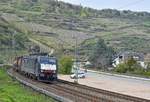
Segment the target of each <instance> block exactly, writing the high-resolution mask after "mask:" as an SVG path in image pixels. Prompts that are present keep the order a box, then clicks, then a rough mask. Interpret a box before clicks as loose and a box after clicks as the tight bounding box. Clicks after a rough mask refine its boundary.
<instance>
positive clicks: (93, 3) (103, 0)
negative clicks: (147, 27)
mask: <svg viewBox="0 0 150 102" xmlns="http://www.w3.org/2000/svg"><path fill="white" fill-rule="evenodd" d="M61 1H65V2H68V3H72V4H77V5H80V4H81V5H82V6H87V7H91V8H96V9H105V8H111V9H119V10H132V11H148V12H150V0H61Z"/></svg>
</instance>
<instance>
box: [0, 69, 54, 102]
mask: <svg viewBox="0 0 150 102" xmlns="http://www.w3.org/2000/svg"><path fill="white" fill-rule="evenodd" d="M0 102H56V101H55V100H53V99H51V98H49V97H47V96H45V95H42V94H39V93H37V92H35V91H32V90H31V89H29V88H26V87H24V86H23V85H21V84H20V83H19V82H17V81H15V80H13V79H12V78H10V77H9V76H8V75H7V73H6V71H5V70H4V69H0Z"/></svg>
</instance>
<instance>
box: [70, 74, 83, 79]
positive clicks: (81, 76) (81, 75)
mask: <svg viewBox="0 0 150 102" xmlns="http://www.w3.org/2000/svg"><path fill="white" fill-rule="evenodd" d="M77 77H78V78H85V73H78V76H76V74H75V73H74V74H72V75H70V78H72V79H75V78H77Z"/></svg>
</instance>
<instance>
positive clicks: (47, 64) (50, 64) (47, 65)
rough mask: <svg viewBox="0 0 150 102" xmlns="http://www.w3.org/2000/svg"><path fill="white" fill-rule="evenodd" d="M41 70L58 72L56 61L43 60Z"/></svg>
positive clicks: (41, 60) (50, 59)
mask: <svg viewBox="0 0 150 102" xmlns="http://www.w3.org/2000/svg"><path fill="white" fill-rule="evenodd" d="M40 64H41V70H56V59H54V58H53V59H52V58H41V59H40Z"/></svg>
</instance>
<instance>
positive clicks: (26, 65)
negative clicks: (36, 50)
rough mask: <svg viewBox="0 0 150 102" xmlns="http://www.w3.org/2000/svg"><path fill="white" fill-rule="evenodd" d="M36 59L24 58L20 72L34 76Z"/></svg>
mask: <svg viewBox="0 0 150 102" xmlns="http://www.w3.org/2000/svg"><path fill="white" fill-rule="evenodd" d="M35 64H36V59H35V58H32V57H24V58H23V61H22V67H21V71H23V72H25V73H28V74H33V75H35V69H36V66H35Z"/></svg>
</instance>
